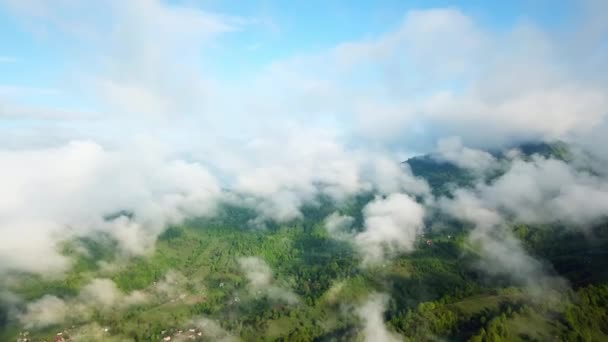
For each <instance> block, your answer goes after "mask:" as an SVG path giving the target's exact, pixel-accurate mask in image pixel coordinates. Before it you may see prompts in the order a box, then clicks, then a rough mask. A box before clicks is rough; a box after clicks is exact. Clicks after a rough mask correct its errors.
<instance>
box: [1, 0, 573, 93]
mask: <svg viewBox="0 0 608 342" xmlns="http://www.w3.org/2000/svg"><path fill="white" fill-rule="evenodd" d="M10 2H11V1H8V3H10ZM167 3H168V4H171V5H176V6H179V5H188V6H194V7H197V8H200V9H202V10H206V11H213V12H217V13H225V14H228V15H235V16H240V17H243V18H248V19H250V20H252V21H254V23H253V24H251V25H247V27H246V28H245V29H243V30H241V31H239V32H235V33H232V34H229V35H227V36H226V37H223V39H222V41H221V42H220V43H218V44H217V46H216V48H215V51H213V52H212V54H213V58H211V60H210V62H209V63H210V64H211V65H212V66H213V68H214V72H218V73H220V74H221V73H225V74H226V75H225V76H226V77H238V75H239V73H250V72H255V71H254V70H256V68H259V67H260V66H263V65H265V64H267V63H270V62H272V61H274V60H277V59H284V58H288V57H290V56H292V55H294V54H299V53H304V52H312V51H317V50H320V49H325V48H328V47H331V46H333V45H335V44H338V43H340V42H343V41H349V40H355V39H359V38H364V37H374V36H377V35H379V34H382V33H383V32H386V31H389V30H391V29H393V28H395V27H397V26H398V25H399V24H400V22H401V20H403V16H404V14H405V13H406V12H407V11H408V10H411V9H425V8H436V7H451V8H459V9H461V10H462V11H463V12H465V13H468V14H470V15H472V16H474V17H475V18H477V19H478V20H480V21H481V22H483V23H485V24H487V25H488V26H489V27H491V28H493V29H495V30H497V31H500V30H503V29H505V28H509V27H510V26H511V25H513V24H514V23H515V22H517V21H520V20H533V21H535V22H538V23H541V24H543V25H545V26H547V27H551V28H553V29H558V30H559V28H560V24H563V22H564V20H566V19H565V18H564V17H565V14H566V13H568V12H571V11H572V10H573V7H575V6H576V2H572V1H559V2H555V1H542V0H538V1H473V0H470V1H428V0H427V1H400V0H384V1H335V0H332V1H317V0H315V1H297V2H292V1H246V2H243V1H167ZM548 8H549V10H548ZM101 20H103V18H101ZM40 26H43V25H37V24H35V23H32V21H31V20H29V19H28V20H23V18H22V17H20V15H19V14H18V13H16V12H15V11H13V10H11V8H10V5H9V4H4V5H0V41H1V42H2V47H1V48H0V56H3V57H4V58H6V59H8V60H10V61H7V60H5V61H4V62H0V70H1V71H2V75H1V76H0V77H1V78H0V82H2V84H4V85H15V86H25V87H36V88H54V87H57V86H61V78H62V73H63V72H65V68H66V64H69V63H70V55H71V54H73V53H74V50H73V49H75V48H76V49H77V47H74V46H71V42H69V39H66V37H65V33H64V32H61V31H60V30H57V29H56V28H54V27H52V26H51V25H48V26H46V25H44V27H45V28H46V29H50V30H49V31H48V32H40V31H39V29H40ZM76 53H77V52H76ZM36 97H37V96H36ZM31 100H32V101H38V100H37V99H35V97H34V98H32V99H31ZM46 100H47V101H51V100H52V99H49V98H47V99H46ZM67 100H68V99H63V101H67ZM40 101H42V99H41V100H40Z"/></svg>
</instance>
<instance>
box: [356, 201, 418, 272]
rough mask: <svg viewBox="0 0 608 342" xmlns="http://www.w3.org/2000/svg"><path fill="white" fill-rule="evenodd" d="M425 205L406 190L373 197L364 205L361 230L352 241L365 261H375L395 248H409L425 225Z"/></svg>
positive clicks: (408, 249) (410, 249) (412, 245)
mask: <svg viewBox="0 0 608 342" xmlns="http://www.w3.org/2000/svg"><path fill="white" fill-rule="evenodd" d="M424 213H425V210H424V207H423V206H422V205H420V204H418V203H417V202H416V201H415V200H414V199H412V198H411V197H409V196H408V195H405V194H399V193H396V194H392V195H389V196H387V197H386V198H376V199H375V200H374V201H372V202H370V203H369V204H368V205H366V206H365V208H364V209H363V215H364V220H365V222H364V230H363V231H362V232H361V233H359V234H357V235H356V236H355V244H356V246H357V247H358V248H359V249H360V250H361V252H362V254H363V261H364V263H376V262H379V261H382V260H383V259H384V258H386V257H390V256H392V255H394V254H395V253H398V252H410V251H412V250H413V249H414V242H415V241H416V238H417V237H418V235H419V234H420V233H421V232H422V228H423V226H424V221H423V219H424Z"/></svg>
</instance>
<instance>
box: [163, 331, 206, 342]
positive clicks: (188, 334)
mask: <svg viewBox="0 0 608 342" xmlns="http://www.w3.org/2000/svg"><path fill="white" fill-rule="evenodd" d="M160 333H161V335H163V338H162V341H163V342H169V341H171V340H172V339H174V338H175V339H177V338H180V337H181V338H182V339H180V341H181V340H183V337H185V338H187V339H189V340H195V339H198V338H202V337H203V332H202V331H201V330H200V329H195V328H190V329H188V331H184V330H176V331H175V332H174V333H173V334H171V333H168V331H167V330H163V331H161V332H160Z"/></svg>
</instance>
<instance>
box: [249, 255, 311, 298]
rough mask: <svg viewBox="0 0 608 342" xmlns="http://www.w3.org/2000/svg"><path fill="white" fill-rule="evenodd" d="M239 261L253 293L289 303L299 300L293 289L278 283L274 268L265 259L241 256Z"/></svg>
mask: <svg viewBox="0 0 608 342" xmlns="http://www.w3.org/2000/svg"><path fill="white" fill-rule="evenodd" d="M238 262H239V266H240V267H241V270H242V271H243V272H244V273H245V276H246V277H247V279H248V280H249V291H250V292H251V294H253V295H258V294H264V295H267V296H268V298H271V299H275V300H281V301H284V302H287V303H288V304H296V303H298V302H299V299H298V296H297V295H296V294H295V293H293V291H291V290H289V289H287V288H284V287H281V286H278V285H276V282H275V280H274V279H273V276H272V269H271V268H270V266H268V264H267V263H266V262H265V261H264V260H262V259H260V258H257V257H246V258H240V259H239V260H238Z"/></svg>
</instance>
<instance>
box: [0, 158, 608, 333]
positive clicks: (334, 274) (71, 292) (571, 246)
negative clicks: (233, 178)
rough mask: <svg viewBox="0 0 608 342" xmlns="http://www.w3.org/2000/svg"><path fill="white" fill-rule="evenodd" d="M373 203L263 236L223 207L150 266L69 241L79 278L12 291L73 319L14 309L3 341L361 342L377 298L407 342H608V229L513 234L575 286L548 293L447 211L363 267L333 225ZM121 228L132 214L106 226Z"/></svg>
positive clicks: (244, 216)
mask: <svg viewBox="0 0 608 342" xmlns="http://www.w3.org/2000/svg"><path fill="white" fill-rule="evenodd" d="M530 148H531V149H533V148H532V147H530ZM530 153H539V151H538V149H533V151H532V152H530ZM547 153H554V152H551V151H548V152H547ZM558 156H559V155H558ZM561 157H562V158H563V157H564V156H563V155H561ZM410 163H411V164H412V169H413V171H414V173H415V174H417V175H419V176H422V177H425V178H426V179H427V180H428V181H429V183H430V184H431V186H432V189H433V191H435V192H437V193H442V192H444V193H445V192H449V187H448V186H447V184H448V183H457V184H459V186H466V184H469V183H470V182H471V179H470V177H469V175H467V174H466V173H465V172H463V171H462V170H458V169H457V168H455V167H453V166H449V167H446V166H441V165H435V167H434V166H433V165H434V164H433V162H430V161H429V160H428V159H424V158H417V159H413V160H410ZM373 198H374V194H373V193H366V194H361V195H359V196H356V197H354V198H350V199H348V200H347V201H345V202H343V203H340V204H336V203H333V202H332V201H331V200H329V199H327V198H318V199H317V200H316V201H315V203H311V204H309V205H307V206H306V207H304V208H303V209H302V212H303V217H302V218H301V219H296V220H293V221H292V222H289V223H287V224H277V223H272V222H270V223H268V224H267V225H266V226H265V227H252V226H251V224H250V222H251V220H253V219H255V217H256V213H255V212H254V211H253V210H251V209H249V208H247V207H242V206H236V205H233V204H230V203H224V204H223V205H222V207H221V209H220V211H219V213H218V214H217V215H215V216H213V217H212V218H194V219H189V220H186V221H185V222H183V223H182V224H179V225H173V226H170V227H168V228H167V229H166V230H165V231H164V232H163V233H162V235H160V237H159V238H158V240H157V241H156V243H155V246H154V251H153V252H152V254H151V255H147V256H142V257H125V256H123V255H121V254H120V252H119V250H118V248H117V246H116V242H115V241H113V240H112V239H111V238H110V237H108V236H105V235H103V234H99V235H97V236H90V237H86V238H80V239H75V240H70V241H66V242H65V243H64V244H63V245H62V246H61V248H62V251H63V254H64V255H66V256H69V257H70V258H71V259H72V260H73V261H74V266H73V267H72V268H71V269H70V271H69V272H68V274H66V275H64V276H62V277H57V278H56V279H54V278H53V277H41V276H38V275H34V274H27V273H20V274H14V275H13V276H12V278H11V281H10V282H4V283H3V286H6V289H8V290H9V291H10V292H11V293H13V294H16V295H18V296H19V297H20V298H22V299H23V300H24V301H25V302H31V301H35V300H40V299H41V298H44V297H45V296H47V297H48V296H53V297H56V298H60V299H62V300H63V303H65V305H61V306H59V308H60V309H61V310H63V317H64V320H63V321H62V322H61V323H50V324H44V325H42V324H41V325H38V326H31V327H27V326H23V325H22V324H21V323H20V321H18V320H17V319H15V315H12V314H11V311H10V310H13V308H12V307H11V306H10V305H9V303H10V300H9V299H6V298H3V302H2V303H3V304H2V305H3V306H2V311H0V340H2V341H52V340H54V339H55V340H57V336H60V337H61V338H63V339H64V340H66V341H67V340H71V339H74V340H83V341H84V340H90V341H95V340H98V341H161V340H163V339H164V340H165V341H167V339H166V338H167V337H171V338H173V339H172V340H184V341H185V340H200V341H215V340H224V341H229V340H243V341H357V340H362V337H361V329H362V323H361V319H360V317H358V316H357V314H356V313H355V312H356V310H357V309H356V308H357V307H358V306H360V305H361V304H362V303H363V302H364V301H365V300H366V298H367V297H368V296H369V295H370V294H373V293H384V294H387V295H388V296H389V298H390V299H389V300H388V301H387V303H386V309H385V311H384V312H383V320H384V322H386V326H387V329H388V330H389V331H390V332H391V333H394V334H395V336H399V337H400V339H404V340H406V341H606V340H608V257H607V256H606V253H607V252H608V225H607V224H606V223H605V222H598V224H597V225H595V226H594V227H592V228H591V229H589V230H587V231H585V232H584V233H583V232H581V231H579V230H573V229H569V227H568V226H567V225H558V224H555V225H544V226H535V225H526V224H521V223H515V222H514V223H513V224H511V225H510V226H509V229H510V230H511V232H512V233H513V234H514V236H516V237H517V238H518V239H519V240H520V241H521V242H522V244H523V247H524V248H525V250H526V251H527V252H528V253H529V254H530V255H532V256H534V257H535V258H536V259H538V260H542V261H543V262H544V265H545V268H546V269H547V270H548V272H550V274H551V275H552V276H555V277H559V278H560V279H564V280H565V282H566V283H567V286H564V287H563V288H559V289H543V290H542V291H543V293H542V294H539V293H536V292H534V291H532V290H530V289H529V288H528V287H526V286H523V285H521V284H517V283H515V282H513V281H512V280H510V279H509V278H508V277H504V276H500V275H497V276H489V275H488V274H486V273H484V272H483V271H482V270H481V269H480V267H479V260H480V256H479V253H478V249H477V247H476V246H475V245H473V244H471V243H470V241H469V240H467V239H466V236H467V234H468V233H469V232H470V230H471V229H472V226H471V225H470V224H469V223H467V222H460V221H457V220H454V219H451V218H448V217H446V216H444V215H442V214H440V213H436V214H433V215H431V217H428V218H427V219H426V220H427V221H428V222H426V224H425V229H424V234H423V235H421V236H419V237H418V239H417V241H416V246H415V247H416V248H415V249H414V251H412V252H409V253H400V254H398V255H396V256H394V257H393V258H392V259H391V260H389V261H386V262H385V263H383V264H379V265H374V266H369V267H362V266H361V256H360V255H359V254H358V253H357V251H356V250H355V249H354V248H353V246H352V244H351V243H349V242H348V241H345V240H340V239H336V238H334V237H332V236H331V235H330V234H329V233H328V231H327V229H325V226H324V219H325V218H326V217H327V216H328V215H330V214H331V213H333V212H339V213H341V214H344V215H350V216H352V217H354V218H355V221H361V220H362V217H361V212H362V209H363V208H364V207H365V205H366V204H368V203H369V202H370V201H371V200H372V199H373ZM121 216H123V217H124V216H128V213H119V214H117V215H115V216H114V217H108V218H107V219H108V220H112V219H115V218H117V217H121ZM354 226H355V227H358V226H360V224H356V223H355V225H354ZM251 257H255V260H258V261H260V262H261V263H263V266H261V268H262V269H265V267H268V268H269V269H270V270H271V274H272V275H271V279H270V278H269V276H268V277H267V278H265V279H262V280H259V279H258V280H259V283H260V284H261V286H258V287H255V286H253V285H255V283H254V282H252V281H251V280H248V275H247V274H248V271H251V269H248V267H247V265H249V268H252V267H253V268H256V267H260V266H259V265H258V264H256V262H258V261H255V262H249V264H247V263H246V262H244V261H243V260H249V261H251V259H246V258H251ZM243 265H245V266H243ZM252 265H253V266H252ZM94 279H107V280H111V282H112V283H114V284H115V286H116V289H114V290H115V292H116V293H120V294H121V295H120V296H119V297H116V295H115V296H114V297H115V298H114V299H115V300H113V301H112V302H111V304H110V305H109V306H105V305H101V304H100V305H94V306H86V305H85V304H83V302H82V301H81V300H80V299H79V298H82V293H83V289H86V286H87V284H90V282H91V281H92V280H94ZM252 284H253V285H252ZM138 298H139V299H138ZM100 303H103V301H100ZM16 305H17V307H18V306H19V305H24V304H16ZM58 334H60V335H58Z"/></svg>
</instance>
